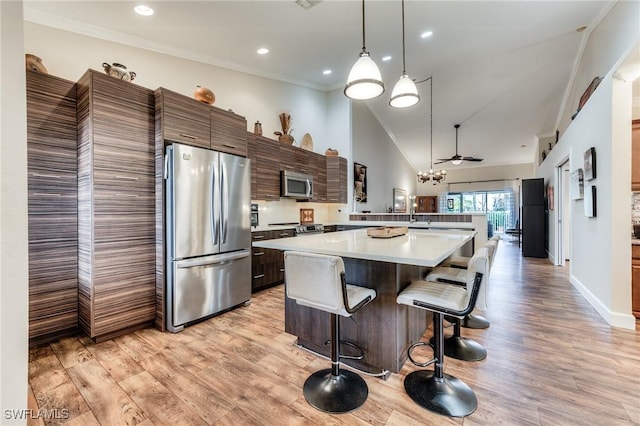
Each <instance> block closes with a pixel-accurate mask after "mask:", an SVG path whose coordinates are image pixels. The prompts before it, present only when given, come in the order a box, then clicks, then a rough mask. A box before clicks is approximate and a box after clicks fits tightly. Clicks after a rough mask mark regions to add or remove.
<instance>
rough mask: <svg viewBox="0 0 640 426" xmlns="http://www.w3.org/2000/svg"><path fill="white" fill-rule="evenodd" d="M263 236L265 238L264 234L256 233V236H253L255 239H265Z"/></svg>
mask: <svg viewBox="0 0 640 426" xmlns="http://www.w3.org/2000/svg"><path fill="white" fill-rule="evenodd" d="M263 238H264V235H254V236H253V239H254V240H261V239H263Z"/></svg>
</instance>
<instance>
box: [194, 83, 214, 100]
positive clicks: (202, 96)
mask: <svg viewBox="0 0 640 426" xmlns="http://www.w3.org/2000/svg"><path fill="white" fill-rule="evenodd" d="M193 97H194V99H195V100H197V101H200V102H204V103H205V104H209V105H213V103H214V102H215V101H216V96H215V95H214V94H213V92H212V91H211V90H210V89H207V88H206V87H202V86H197V87H196V90H195V92H193Z"/></svg>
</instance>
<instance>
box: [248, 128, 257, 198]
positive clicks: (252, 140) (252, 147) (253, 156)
mask: <svg viewBox="0 0 640 426" xmlns="http://www.w3.org/2000/svg"><path fill="white" fill-rule="evenodd" d="M247 158H249V160H251V199H252V200H257V199H258V167H257V160H258V145H257V144H256V135H254V134H253V133H247Z"/></svg>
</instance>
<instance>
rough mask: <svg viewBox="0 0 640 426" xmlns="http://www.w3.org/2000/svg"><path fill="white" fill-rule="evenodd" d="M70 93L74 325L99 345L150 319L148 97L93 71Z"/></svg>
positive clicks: (151, 109)
mask: <svg viewBox="0 0 640 426" xmlns="http://www.w3.org/2000/svg"><path fill="white" fill-rule="evenodd" d="M77 93H78V103H77V118H78V230H79V236H78V253H79V258H78V266H79V278H78V281H79V282H78V293H79V295H78V297H79V322H80V326H81V328H82V329H83V330H84V331H85V332H86V333H87V334H88V335H89V336H90V337H92V338H94V339H96V340H104V339H107V338H110V337H113V336H115V335H118V334H122V333H124V332H127V331H130V330H133V329H136V328H140V327H143V326H145V325H149V324H151V323H152V322H153V320H154V319H155V316H156V314H155V306H156V305H155V299H156V294H155V265H156V264H155V225H156V223H155V181H154V174H155V164H154V136H155V131H154V125H155V120H154V111H155V106H154V93H153V91H151V90H148V89H145V88H143V87H140V86H138V85H136V84H133V83H130V82H126V81H122V80H118V79H116V78H113V77H109V76H107V75H105V74H102V73H98V72H96V71H92V70H89V71H87V72H86V73H85V74H84V75H83V76H82V77H81V78H80V80H79V81H78V85H77ZM207 112H208V111H207ZM207 134H208V133H207Z"/></svg>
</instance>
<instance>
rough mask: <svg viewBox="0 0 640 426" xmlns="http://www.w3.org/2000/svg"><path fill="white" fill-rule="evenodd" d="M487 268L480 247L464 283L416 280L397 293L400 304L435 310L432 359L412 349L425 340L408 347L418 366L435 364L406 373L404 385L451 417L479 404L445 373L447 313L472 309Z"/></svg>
mask: <svg viewBox="0 0 640 426" xmlns="http://www.w3.org/2000/svg"><path fill="white" fill-rule="evenodd" d="M487 269H488V255H487V249H486V248H484V247H483V248H481V249H480V250H478V252H477V253H476V254H475V255H474V256H473V257H472V259H471V261H470V262H469V267H468V269H467V270H466V272H467V278H466V280H465V284H466V285H464V286H460V285H451V284H445V283H439V282H433V281H414V282H412V283H411V284H410V285H409V286H408V287H407V288H406V289H404V290H403V291H401V292H400V294H398V297H397V299H396V301H397V302H398V303H401V304H405V305H408V306H413V307H417V308H421V309H426V310H429V311H432V312H433V337H434V338H433V343H430V344H428V345H430V346H431V347H432V348H433V355H434V357H433V359H432V360H431V361H429V362H426V363H417V362H416V361H414V359H413V358H412V356H411V351H412V350H413V349H414V348H415V347H417V346H420V345H425V343H422V342H418V343H415V344H413V345H412V346H411V348H409V359H410V360H411V362H413V363H414V364H415V365H417V366H421V367H424V366H427V365H431V364H434V369H433V371H429V370H418V371H414V372H412V373H410V374H408V375H407V377H406V378H405V380H404V387H405V390H406V392H407V394H408V395H409V396H410V397H411V399H413V401H414V402H416V403H417V404H419V405H420V406H421V407H423V408H425V409H427V410H430V411H433V412H435V413H438V414H443V415H446V416H451V417H464V416H468V415H469V414H471V413H473V412H474V411H475V409H476V408H477V406H478V400H477V398H476V396H475V393H474V392H473V390H471V388H470V387H469V386H467V385H466V384H465V383H464V382H462V381H461V380H459V379H457V378H455V377H453V376H451V375H449V374H445V373H444V356H445V354H444V336H443V327H444V316H445V315H452V316H454V317H457V318H460V317H463V316H465V315H467V314H468V313H469V312H471V311H472V310H473V308H474V306H475V303H476V300H477V298H478V291H479V290H480V286H481V283H482V278H483V276H484V274H485V273H486V271H487Z"/></svg>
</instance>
